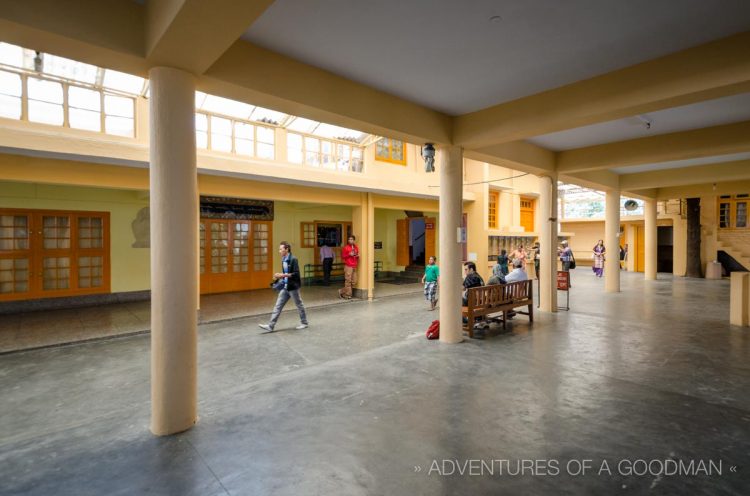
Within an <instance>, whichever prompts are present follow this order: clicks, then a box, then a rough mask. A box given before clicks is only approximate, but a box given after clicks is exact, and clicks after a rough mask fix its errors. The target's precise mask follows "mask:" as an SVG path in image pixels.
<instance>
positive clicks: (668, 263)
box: [656, 226, 674, 272]
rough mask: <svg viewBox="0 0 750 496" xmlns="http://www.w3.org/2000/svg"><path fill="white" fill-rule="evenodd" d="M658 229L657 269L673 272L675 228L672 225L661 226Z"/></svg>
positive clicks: (658, 270)
mask: <svg viewBox="0 0 750 496" xmlns="http://www.w3.org/2000/svg"><path fill="white" fill-rule="evenodd" d="M656 229H657V231H656V240H657V241H656V243H657V248H656V271H657V272H672V257H673V253H674V241H673V240H674V228H673V227H672V226H659V227H657V228H656Z"/></svg>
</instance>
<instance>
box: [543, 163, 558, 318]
mask: <svg viewBox="0 0 750 496" xmlns="http://www.w3.org/2000/svg"><path fill="white" fill-rule="evenodd" d="M538 215H539V217H540V220H539V224H538V225H539V248H540V249H541V253H540V258H539V309H540V310H542V311H543V312H556V311H557V233H558V220H557V177H555V176H542V177H540V178H539V214H538Z"/></svg>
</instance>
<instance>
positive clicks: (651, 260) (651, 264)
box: [643, 200, 658, 280]
mask: <svg viewBox="0 0 750 496" xmlns="http://www.w3.org/2000/svg"><path fill="white" fill-rule="evenodd" d="M643 218H644V221H645V224H646V226H645V231H646V233H645V234H646V236H645V238H646V239H645V243H644V244H645V247H644V248H645V252H646V253H645V256H646V260H645V262H646V263H645V268H644V277H645V278H646V279H647V280H655V279H656V259H657V256H656V255H657V244H658V243H657V228H656V200H646V202H645V207H644V212H643Z"/></svg>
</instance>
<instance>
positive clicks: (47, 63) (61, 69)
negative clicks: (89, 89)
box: [43, 53, 97, 84]
mask: <svg viewBox="0 0 750 496" xmlns="http://www.w3.org/2000/svg"><path fill="white" fill-rule="evenodd" d="M43 57H44V59H43V60H44V72H46V73H48V74H54V75H55V76H60V77H63V78H66V79H75V80H76V81H83V82H85V83H91V84H93V83H95V82H96V71H97V67H96V66H95V65H91V64H84V63H83V62H77V61H75V60H70V59H66V58H64V57H58V56H57V55H52V54H49V53H45V54H44V55H43Z"/></svg>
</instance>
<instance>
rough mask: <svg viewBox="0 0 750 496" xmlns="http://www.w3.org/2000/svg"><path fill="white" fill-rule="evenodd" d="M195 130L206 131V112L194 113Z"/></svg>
mask: <svg viewBox="0 0 750 496" xmlns="http://www.w3.org/2000/svg"><path fill="white" fill-rule="evenodd" d="M195 129H196V131H208V116H207V115H206V114H195Z"/></svg>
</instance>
